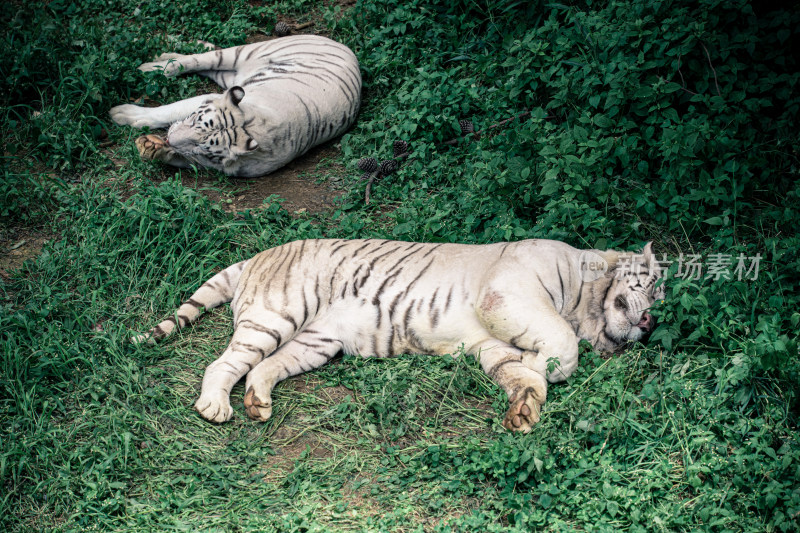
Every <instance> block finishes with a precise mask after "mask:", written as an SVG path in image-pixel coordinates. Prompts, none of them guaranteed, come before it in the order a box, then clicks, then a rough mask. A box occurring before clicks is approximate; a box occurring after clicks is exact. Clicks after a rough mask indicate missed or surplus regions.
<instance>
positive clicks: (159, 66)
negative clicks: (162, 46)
mask: <svg viewBox="0 0 800 533" xmlns="http://www.w3.org/2000/svg"><path fill="white" fill-rule="evenodd" d="M163 56H164V57H163V58H162V57H159V58H158V59H159V60H158V61H152V62H149V63H142V64H141V65H139V66H138V67H137V68H138V69H139V70H141V71H142V72H159V71H161V72H163V73H164V76H168V77H169V76H175V75H176V74H179V73H180V72H181V71H182V70H183V67H182V66H181V64H180V63H179V62H178V61H177V60H176V58H179V57H181V56H180V54H163Z"/></svg>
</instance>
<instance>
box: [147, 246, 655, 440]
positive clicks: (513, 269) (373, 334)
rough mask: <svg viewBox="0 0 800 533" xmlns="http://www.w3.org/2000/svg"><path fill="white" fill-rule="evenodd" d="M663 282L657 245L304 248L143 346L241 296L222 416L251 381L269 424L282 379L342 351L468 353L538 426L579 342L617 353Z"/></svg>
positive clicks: (270, 255)
mask: <svg viewBox="0 0 800 533" xmlns="http://www.w3.org/2000/svg"><path fill="white" fill-rule="evenodd" d="M631 257H633V259H634V260H631V259H627V258H631ZM636 257H638V260H636ZM623 265H624V266H626V268H623ZM660 276H661V271H660V269H659V266H658V262H657V261H656V260H655V258H654V256H653V253H652V250H651V246H650V244H648V245H647V246H646V247H645V249H644V251H643V254H642V255H639V256H630V255H623V254H622V253H621V252H615V251H613V250H609V251H605V252H604V251H598V250H590V251H581V250H578V249H575V248H573V247H571V246H569V245H567V244H564V243H561V242H557V241H548V240H526V241H520V242H514V243H498V244H488V245H463V244H422V243H413V242H395V241H385V240H305V241H296V242H291V243H288V244H285V245H283V246H278V247H276V248H271V249H269V250H266V251H264V252H261V253H260V254H258V255H256V256H254V257H253V258H251V259H249V260H246V261H242V262H240V263H236V264H234V265H232V266H230V267H228V268H226V269H225V270H223V271H222V272H220V273H218V274H217V275H215V276H214V277H212V278H211V279H210V280H208V281H207V282H205V283H204V284H203V285H202V286H201V287H200V288H199V289H198V290H197V292H195V293H194V294H193V295H192V296H191V298H189V299H188V300H187V301H186V302H185V303H184V304H182V305H181V306H180V307H179V308H178V310H177V311H176V313H175V315H174V316H173V317H170V318H168V319H167V320H165V321H163V322H161V323H160V324H159V325H158V326H156V327H155V328H153V329H152V330H150V331H149V332H148V333H146V334H143V335H139V336H136V337H134V338H133V339H132V340H133V341H134V342H137V343H138V342H142V341H145V340H149V341H150V342H152V341H153V340H155V339H159V338H162V337H165V336H166V335H169V334H170V333H171V332H172V331H173V330H175V329H176V327H179V328H182V327H185V326H187V325H188V324H190V323H191V322H193V321H194V320H195V319H196V318H197V317H198V316H199V315H200V313H201V311H202V310H203V309H210V308H213V307H216V306H218V305H220V304H222V303H224V302H228V301H231V302H232V303H231V308H232V310H233V319H234V325H235V331H234V333H233V338H232V340H231V342H230V344H229V345H228V347H227V349H226V350H225V351H224V353H223V354H222V356H221V357H220V358H219V359H217V360H216V361H214V362H213V363H211V364H210V365H209V366H208V367H207V368H206V372H205V376H204V378H203V384H202V391H201V394H200V398H199V399H198V400H197V402H196V404H195V409H197V411H199V413H200V414H201V415H202V416H203V418H205V419H207V420H210V421H213V422H224V421H226V420H229V419H230V418H231V417H232V416H233V409H232V408H231V405H230V400H229V396H230V392H231V389H232V388H233V386H234V384H235V383H236V382H237V381H239V379H240V378H241V377H242V376H245V375H246V376H247V380H246V384H245V391H246V392H245V397H244V404H245V407H246V411H247V414H248V416H249V417H250V418H252V419H255V420H262V421H264V420H267V419H268V418H269V417H270V416H271V414H272V401H271V392H272V388H273V387H274V386H275V384H276V383H278V382H279V381H282V380H284V379H286V378H288V377H290V376H294V375H297V374H300V373H302V372H307V371H309V370H311V369H313V368H317V367H319V366H322V365H324V364H325V363H326V362H328V361H330V360H331V358H333V357H334V356H335V355H336V354H338V353H339V352H345V353H349V354H361V355H363V356H377V357H388V356H392V355H395V354H399V353H404V352H408V353H421V354H452V353H456V352H458V351H459V349H460V348H463V349H464V351H465V352H467V353H470V354H474V355H476V356H477V357H478V358H479V360H480V363H481V366H482V367H483V369H484V371H486V372H487V373H488V374H489V376H491V377H492V378H493V379H494V380H495V381H496V382H497V383H498V384H499V385H500V386H501V387H502V388H503V389H504V390H505V392H506V394H507V395H508V399H509V402H510V404H511V405H510V408H509V409H508V412H507V413H506V415H505V419H504V421H503V425H504V426H505V427H506V428H507V429H510V430H520V431H530V429H531V426H532V425H533V424H535V423H536V422H538V421H539V413H540V408H541V405H542V404H543V403H544V401H545V398H546V396H547V383H548V381H549V382H551V383H552V382H559V381H563V380H565V379H566V378H568V377H569V376H570V375H571V374H572V373H573V372H574V371H575V368H576V367H577V364H578V341H579V339H586V340H588V341H589V342H591V343H592V345H593V346H594V347H595V348H596V349H597V350H601V351H615V350H617V349H619V348H620V347H622V346H624V345H625V344H626V343H628V342H630V341H636V340H639V339H641V338H642V336H643V335H644V334H645V333H647V332H648V331H650V330H651V329H652V327H653V324H654V319H653V318H652V316H651V315H650V313H649V312H648V308H649V307H650V306H651V305H652V304H653V302H654V300H655V299H656V298H662V297H663V288H662V287H658V288H656V287H655V285H656V281H657V280H658V279H659V277H660Z"/></svg>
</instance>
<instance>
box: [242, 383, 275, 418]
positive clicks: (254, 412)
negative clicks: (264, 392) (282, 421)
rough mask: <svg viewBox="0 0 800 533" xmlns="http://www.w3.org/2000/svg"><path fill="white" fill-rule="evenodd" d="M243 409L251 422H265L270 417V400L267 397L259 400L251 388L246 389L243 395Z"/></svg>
mask: <svg viewBox="0 0 800 533" xmlns="http://www.w3.org/2000/svg"><path fill="white" fill-rule="evenodd" d="M244 407H245V409H246V411H247V416H249V417H250V418H251V419H253V420H258V421H260V422H266V421H267V420H269V417H271V416H272V400H271V399H270V398H269V397H267V399H265V400H262V399H261V398H259V397H258V396H257V395H256V392H255V390H253V387H250V388H249V389H247V392H246V393H245V395H244Z"/></svg>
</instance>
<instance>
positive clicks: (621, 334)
mask: <svg viewBox="0 0 800 533" xmlns="http://www.w3.org/2000/svg"><path fill="white" fill-rule="evenodd" d="M607 275H609V276H613V280H612V281H611V284H610V286H609V288H608V292H606V295H605V298H604V299H603V313H604V315H605V331H604V332H605V335H606V337H608V339H609V340H610V341H612V343H613V344H614V345H616V346H614V347H613V349H617V348H620V347H621V346H623V345H624V344H626V343H628V342H635V341H638V340H642V339H643V338H644V337H645V336H646V335H648V334H649V333H650V332H651V331H653V328H654V327H655V322H656V321H655V318H653V316H652V315H651V314H650V313H649V309H650V307H651V306H652V305H653V303H654V302H655V301H656V300H662V299H663V298H664V286H663V285H661V286H659V287H656V286H655V285H656V282H657V281H658V280H659V278H661V275H662V272H661V268H660V266H659V264H658V262H657V261H656V258H655V255H654V254H653V248H652V243H648V244H647V245H646V246H645V247H644V250H643V251H642V253H641V254H620V255H619V257H618V261H617V263H616V265H615V266H614V267H613V268H612V269H610V271H609V272H608V273H607Z"/></svg>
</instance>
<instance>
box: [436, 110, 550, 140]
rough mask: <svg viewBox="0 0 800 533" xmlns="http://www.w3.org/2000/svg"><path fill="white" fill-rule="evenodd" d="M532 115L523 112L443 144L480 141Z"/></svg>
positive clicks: (528, 112)
mask: <svg viewBox="0 0 800 533" xmlns="http://www.w3.org/2000/svg"><path fill="white" fill-rule="evenodd" d="M530 114H531V112H530V111H523V112H522V113H520V114H519V115H516V116H513V117H510V118H507V119H505V120H501V121H500V122H498V123H497V124H492V125H491V126H489V127H487V128H484V129H482V130H481V131H474V132H470V133H467V134H466V135H462V136H461V137H456V138H455V139H450V140H449V141H445V142H443V143H442V144H444V145H453V144H456V143H458V141H459V140H461V139H463V138H470V137H471V138H473V139H478V138H480V136H481V135H483V134H484V133H485V132H487V131H489V130H493V129H495V128H499V127H500V126H505V125H506V124H508V123H509V122H512V121H514V120H517V119H520V118H523V117H527V116H528V115H530ZM544 118H550V116H549V115H548V116H546V117H544Z"/></svg>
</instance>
